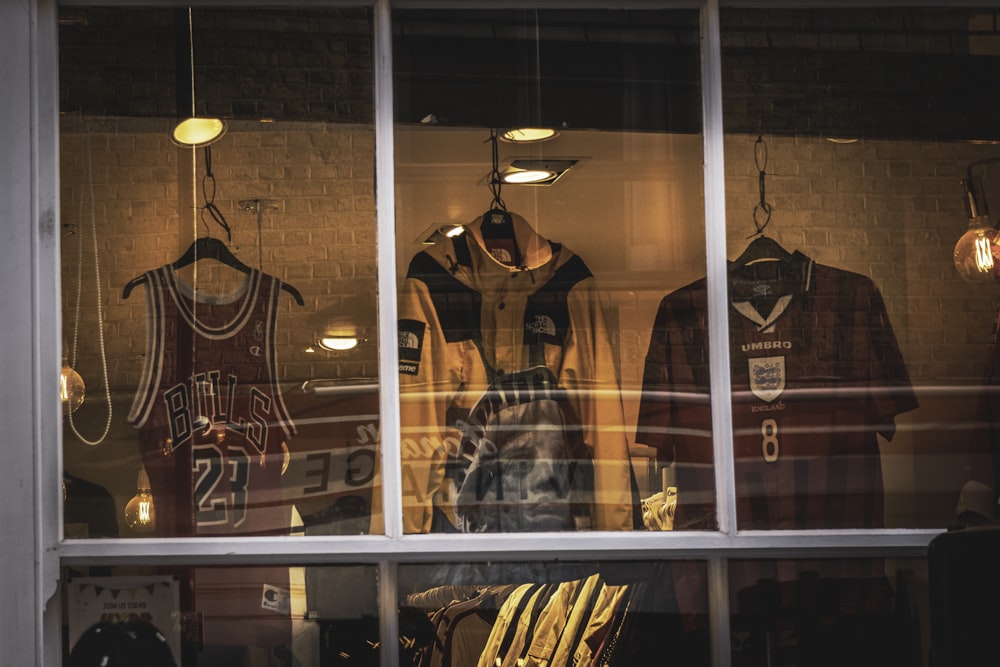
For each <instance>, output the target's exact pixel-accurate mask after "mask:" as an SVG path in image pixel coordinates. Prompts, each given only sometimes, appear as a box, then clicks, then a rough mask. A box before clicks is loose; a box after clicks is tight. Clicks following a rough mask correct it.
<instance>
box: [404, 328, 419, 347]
mask: <svg viewBox="0 0 1000 667" xmlns="http://www.w3.org/2000/svg"><path fill="white" fill-rule="evenodd" d="M399 346H400V347H403V348H410V349H413V350H415V349H417V348H419V347H420V339H419V338H418V337H417V335H416V334H414V333H411V332H409V331H400V332H399Z"/></svg>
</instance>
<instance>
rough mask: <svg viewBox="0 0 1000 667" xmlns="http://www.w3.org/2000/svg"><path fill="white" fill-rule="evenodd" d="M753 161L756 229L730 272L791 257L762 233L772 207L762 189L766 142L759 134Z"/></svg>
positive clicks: (769, 217) (782, 260)
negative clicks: (755, 193)
mask: <svg viewBox="0 0 1000 667" xmlns="http://www.w3.org/2000/svg"><path fill="white" fill-rule="evenodd" d="M754 161H755V162H756V164H757V172H758V175H757V181H758V183H757V186H758V189H759V190H760V201H759V202H758V203H757V204H756V205H755V206H754V207H753V224H754V227H756V229H757V231H756V232H754V234H753V235H751V237H750V238H752V239H753V240H752V241H750V243H749V244H747V247H746V248H744V249H743V253H742V254H741V255H740V256H739V257H737V258H736V259H735V260H733V262H732V263H731V264H730V265H729V266H730V272H732V271H738V270H740V269H742V268H744V267H745V266H748V265H750V264H753V263H754V262H765V261H767V262H787V261H789V260H790V259H791V258H792V254H791V253H790V252H788V251H787V250H785V249H784V248H782V247H781V244H780V243H778V242H777V241H775V240H774V239H772V238H770V237H768V236H765V235H764V228H765V227H767V225H768V223H769V222H771V210H772V209H771V204H769V203H768V202H767V199H766V197H765V190H764V178H765V175H766V172H765V170H766V168H767V144H765V143H764V140H763V138H762V137H760V136H758V137H757V141H756V142H755V143H754Z"/></svg>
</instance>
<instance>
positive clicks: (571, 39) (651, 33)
mask: <svg viewBox="0 0 1000 667" xmlns="http://www.w3.org/2000/svg"><path fill="white" fill-rule="evenodd" d="M997 24H998V21H997V17H996V14H995V13H994V12H992V11H990V12H986V11H983V10H978V11H973V10H952V9H945V10H930V9H922V10H917V9H913V10H900V9H893V10H852V11H843V10H781V11H779V10H726V11H724V12H723V13H722V31H723V35H722V36H723V61H722V70H723V102H724V121H725V125H726V128H727V130H729V131H734V132H753V133H767V134H783V135H827V136H857V137H869V138H874V137H884V138H894V139H946V140H947V139H1000V129H998V127H997V123H996V122H995V119H996V118H998V117H1000V55H998V54H1000V31H998V29H997ZM192 26H193V31H194V36H195V54H196V82H197V88H196V91H197V92H196V98H197V107H198V110H199V112H210V113H215V114H220V115H224V116H227V117H230V118H246V119H256V118H260V117H270V118H275V119H288V120H319V121H329V122H369V123H370V122H372V119H373V118H374V107H373V101H372V100H373V90H374V89H373V79H372V66H371V63H372V43H371V31H372V19H371V13H370V10H367V9H351V10H319V9H309V10H303V11H294V12H293V11H290V10H265V9H247V10H236V9H217V10H205V9H198V10H195V11H194V12H193V13H192ZM187 29H188V24H187V13H186V11H182V10H158V9H115V8H102V9H80V8H64V9H63V10H62V13H61V32H60V48H61V56H62V59H61V80H62V86H61V104H62V109H63V111H66V112H70V113H81V114H84V115H88V116H127V117H128V116H132V117H149V116H165V117H171V116H173V115H179V114H181V113H182V110H184V109H187V108H189V106H190V95H189V94H186V91H187V90H189V89H190V86H189V84H188V82H187V80H186V77H187V70H186V67H187V66H188V62H187V60H186V56H187ZM393 35H394V39H393V57H394V59H393V68H394V78H395V84H396V85H395V89H394V100H395V116H396V119H397V121H398V122H401V123H419V122H421V121H422V120H430V119H433V120H434V121H436V122H437V123H439V124H442V125H455V126H474V127H504V126H508V125H513V124H517V123H523V122H538V123H543V124H546V125H560V126H564V127H568V128H588V129H599V130H633V131H643V132H683V133H697V132H700V128H701V91H700V76H701V73H700V56H699V23H698V14H697V12H695V11H693V10H671V11H666V10H664V11H645V10H643V11H619V10H579V11H568V10H567V11H561V10H546V11H537V12H536V11H533V10H505V11H498V10H495V11H494V10H491V11H482V10H462V11H459V10H437V11H427V10H419V11H418V10H405V11H403V10H400V11H396V12H394V14H393ZM178 80H181V81H182V82H183V84H182V85H181V86H177V81H178Z"/></svg>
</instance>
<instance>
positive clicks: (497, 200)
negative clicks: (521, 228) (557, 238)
mask: <svg viewBox="0 0 1000 667" xmlns="http://www.w3.org/2000/svg"><path fill="white" fill-rule="evenodd" d="M497 135H498V130H496V129H492V128H491V129H490V138H489V139H488V140H487V141H489V142H490V144H491V148H492V158H493V159H492V171H491V172H490V175H489V186H490V192H491V193H492V194H493V201H492V202H491V203H490V208H489V210H487V211H486V213H484V214H483V222H482V224H481V225H480V226H479V231H480V233H481V234H482V237H483V240H484V241H487V242H489V241H493V242H496V243H495V244H494V245H502V246H503V247H504V248H506V249H507V251H508V252H510V253H511V254H512V261H511V262H510V264H511V265H512V266H520V265H521V250H520V248H518V246H517V239H516V238H515V236H514V219H513V218H512V217H511V215H510V212H508V211H507V205H506V204H505V203H504V201H503V199H502V198H501V197H500V187H501V185H502V183H503V181H502V180H501V179H500V171H499V162H498V158H497Z"/></svg>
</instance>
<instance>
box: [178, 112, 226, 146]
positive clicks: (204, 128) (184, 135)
mask: <svg viewBox="0 0 1000 667" xmlns="http://www.w3.org/2000/svg"><path fill="white" fill-rule="evenodd" d="M225 133H226V123H225V121H223V120H221V119H219V118H199V117H192V118H187V119H185V120H182V121H181V122H180V123H178V124H177V125H176V126H175V127H174V129H173V131H172V132H171V133H170V139H171V140H172V141H173V142H174V143H175V144H177V145H178V146H208V145H209V144H211V143H214V142H216V141H218V140H219V138H221V137H222V135H224V134H225Z"/></svg>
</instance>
